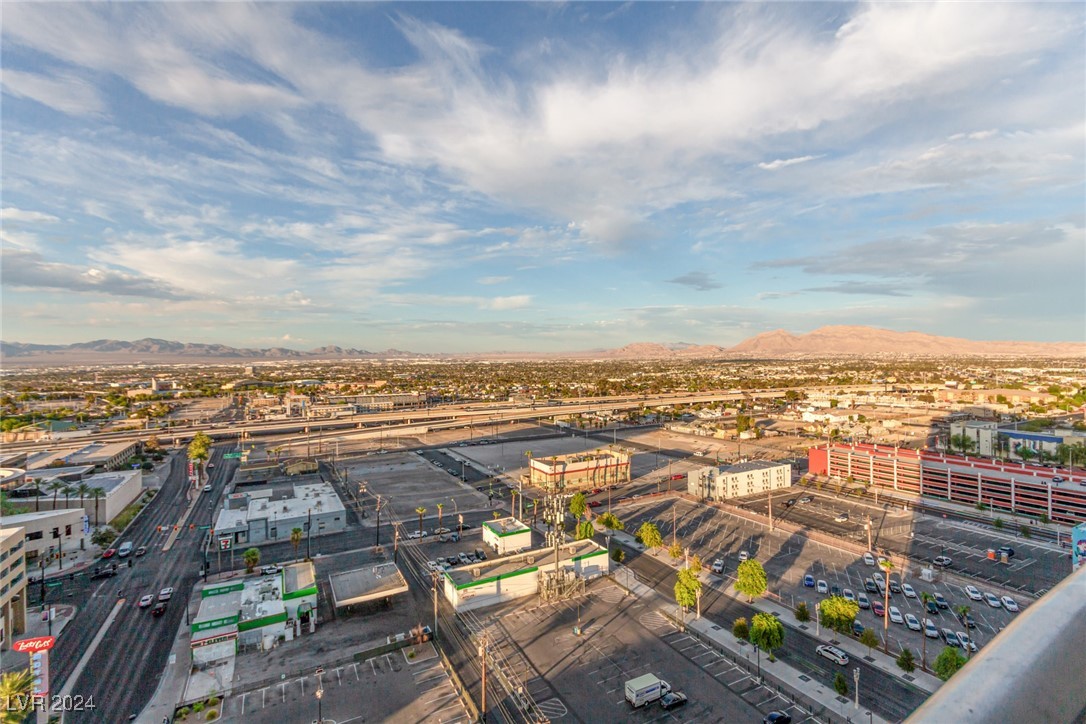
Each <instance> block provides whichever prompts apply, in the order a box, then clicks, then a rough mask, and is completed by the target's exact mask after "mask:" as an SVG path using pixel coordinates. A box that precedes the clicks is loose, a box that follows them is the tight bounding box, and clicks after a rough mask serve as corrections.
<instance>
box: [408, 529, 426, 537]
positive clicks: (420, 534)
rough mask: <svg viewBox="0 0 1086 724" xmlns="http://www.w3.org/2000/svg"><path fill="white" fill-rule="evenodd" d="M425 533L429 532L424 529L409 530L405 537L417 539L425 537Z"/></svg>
mask: <svg viewBox="0 0 1086 724" xmlns="http://www.w3.org/2000/svg"><path fill="white" fill-rule="evenodd" d="M427 535H429V534H428V533H427V532H426V531H424V530H413V531H411V532H410V533H408V534H407V537H408V538H413V539H418V538H425V537H426V536H427Z"/></svg>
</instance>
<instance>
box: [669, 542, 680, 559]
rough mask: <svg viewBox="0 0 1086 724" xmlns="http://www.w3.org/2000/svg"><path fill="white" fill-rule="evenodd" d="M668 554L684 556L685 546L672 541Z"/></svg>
mask: <svg viewBox="0 0 1086 724" xmlns="http://www.w3.org/2000/svg"><path fill="white" fill-rule="evenodd" d="M667 554H668V555H669V556H671V557H672V558H682V557H683V547H682V546H681V545H679V544H678V543H672V544H671V545H670V546H668V549H667Z"/></svg>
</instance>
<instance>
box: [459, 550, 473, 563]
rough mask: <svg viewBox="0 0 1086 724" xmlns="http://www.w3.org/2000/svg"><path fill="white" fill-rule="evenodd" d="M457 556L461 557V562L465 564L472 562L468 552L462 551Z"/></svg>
mask: <svg viewBox="0 0 1086 724" xmlns="http://www.w3.org/2000/svg"><path fill="white" fill-rule="evenodd" d="M457 558H459V560H460V562H461V563H463V564H464V565H467V564H468V563H471V556H469V555H468V554H467V553H463V552H461V553H460V554H459V555H458V556H457Z"/></svg>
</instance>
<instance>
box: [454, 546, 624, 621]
mask: <svg viewBox="0 0 1086 724" xmlns="http://www.w3.org/2000/svg"><path fill="white" fill-rule="evenodd" d="M558 567H559V568H560V569H566V570H572V571H573V572H574V573H576V574H577V575H578V576H580V577H582V578H586V579H590V578H595V577H597V576H604V575H607V574H608V573H610V572H611V557H610V556H608V555H607V549H606V548H603V547H601V546H600V545H598V544H596V543H595V542H593V541H591V540H579V541H574V542H572V543H565V544H563V545H562V547H561V548H560V549H559V558H558ZM553 570H554V551H553V550H550V549H536V550H531V551H526V552H524V553H520V554H517V555H513V556H505V557H503V558H497V559H493V560H486V561H483V562H482V563H476V564H473V565H468V566H463V567H460V568H453V569H452V570H449V571H446V572H445V574H444V592H445V597H446V598H447V599H449V602H450V603H452V605H453V607H454V608H455V609H456V610H457V611H470V610H472V609H476V608H483V607H484V606H493V605H496V604H499V603H503V602H505V601H511V600H513V599H515V598H523V597H525V596H532V595H535V594H536V593H538V591H539V576H540V574H541V573H542V572H546V571H553Z"/></svg>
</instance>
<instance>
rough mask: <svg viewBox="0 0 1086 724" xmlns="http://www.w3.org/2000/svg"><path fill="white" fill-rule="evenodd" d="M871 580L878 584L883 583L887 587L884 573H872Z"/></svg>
mask: <svg viewBox="0 0 1086 724" xmlns="http://www.w3.org/2000/svg"><path fill="white" fill-rule="evenodd" d="M871 580H873V581H874V582H875V583H876V584H878V583H881V584H882V585H884V586H885V585H886V579H885V578H883V575H882V571H875V572H874V573H872V574H871Z"/></svg>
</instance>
